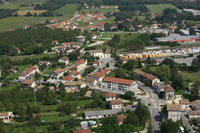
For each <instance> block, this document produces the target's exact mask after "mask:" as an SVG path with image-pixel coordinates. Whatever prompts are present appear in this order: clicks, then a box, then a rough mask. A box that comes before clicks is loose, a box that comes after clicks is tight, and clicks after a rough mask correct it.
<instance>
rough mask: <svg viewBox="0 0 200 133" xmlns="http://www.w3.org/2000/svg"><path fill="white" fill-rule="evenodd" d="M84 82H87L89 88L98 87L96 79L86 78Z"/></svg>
mask: <svg viewBox="0 0 200 133" xmlns="http://www.w3.org/2000/svg"><path fill="white" fill-rule="evenodd" d="M83 82H85V83H86V85H88V86H96V84H97V81H96V80H95V79H89V78H85V79H84V80H83Z"/></svg>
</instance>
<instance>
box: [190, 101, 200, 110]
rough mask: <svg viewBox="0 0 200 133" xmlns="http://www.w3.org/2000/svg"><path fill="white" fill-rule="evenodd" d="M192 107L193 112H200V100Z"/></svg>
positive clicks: (193, 102) (194, 102)
mask: <svg viewBox="0 0 200 133" xmlns="http://www.w3.org/2000/svg"><path fill="white" fill-rule="evenodd" d="M191 106H192V109H193V110H195V111H196V110H200V100H195V101H192V102H191Z"/></svg>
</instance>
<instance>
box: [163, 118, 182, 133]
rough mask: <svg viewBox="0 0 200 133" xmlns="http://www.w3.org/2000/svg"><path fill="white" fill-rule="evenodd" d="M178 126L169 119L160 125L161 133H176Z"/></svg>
mask: <svg viewBox="0 0 200 133" xmlns="http://www.w3.org/2000/svg"><path fill="white" fill-rule="evenodd" d="M178 129H179V126H178V124H177V123H176V122H173V121H172V120H171V119H170V120H166V121H164V122H163V123H162V124H161V129H160V132H161V133H178Z"/></svg>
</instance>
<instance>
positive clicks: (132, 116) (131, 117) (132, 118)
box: [127, 112, 140, 126]
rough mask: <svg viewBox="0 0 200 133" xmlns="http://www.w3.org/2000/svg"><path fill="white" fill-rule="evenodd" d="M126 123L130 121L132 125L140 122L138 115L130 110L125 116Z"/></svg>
mask: <svg viewBox="0 0 200 133" xmlns="http://www.w3.org/2000/svg"><path fill="white" fill-rule="evenodd" d="M127 123H131V124H132V125H134V126H138V125H139V124H140V121H139V118H138V116H137V115H136V114H135V113H134V112H131V113H130V114H129V115H128V116H127Z"/></svg>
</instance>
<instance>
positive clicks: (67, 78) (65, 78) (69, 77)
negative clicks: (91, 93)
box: [61, 75, 74, 82]
mask: <svg viewBox="0 0 200 133" xmlns="http://www.w3.org/2000/svg"><path fill="white" fill-rule="evenodd" d="M73 80H74V78H73V77H72V76H70V75H68V76H64V77H62V79H61V82H69V81H73Z"/></svg>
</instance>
